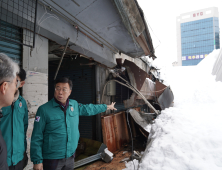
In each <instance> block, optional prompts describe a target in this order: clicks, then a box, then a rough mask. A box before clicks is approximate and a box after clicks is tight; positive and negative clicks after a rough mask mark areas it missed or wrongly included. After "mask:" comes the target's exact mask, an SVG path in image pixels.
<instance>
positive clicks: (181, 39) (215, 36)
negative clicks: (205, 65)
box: [177, 7, 220, 66]
mask: <svg viewBox="0 0 222 170" xmlns="http://www.w3.org/2000/svg"><path fill="white" fill-rule="evenodd" d="M219 48H220V29H219V12H218V8H216V7H212V8H207V9H201V10H197V11H193V12H189V13H184V14H181V15H180V16H179V17H177V57H178V59H177V60H178V65H179V66H190V65H197V64H198V63H199V62H200V61H201V60H203V59H204V58H205V57H207V55H208V54H209V53H211V52H212V51H213V50H214V49H219Z"/></svg>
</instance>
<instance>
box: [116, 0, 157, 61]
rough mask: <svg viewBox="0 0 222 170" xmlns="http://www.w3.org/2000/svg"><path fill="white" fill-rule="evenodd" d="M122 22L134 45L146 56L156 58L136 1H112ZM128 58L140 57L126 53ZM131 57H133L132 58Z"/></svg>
mask: <svg viewBox="0 0 222 170" xmlns="http://www.w3.org/2000/svg"><path fill="white" fill-rule="evenodd" d="M113 1H114V2H115V5H116V7H117V9H118V11H119V13H120V16H121V18H122V21H123V23H124V25H125V27H126V28H127V30H128V32H129V34H130V35H131V37H132V39H133V41H134V43H135V44H137V45H138V46H140V47H141V48H142V49H143V51H144V54H145V55H146V56H149V57H152V58H153V59H155V58H156V56H155V54H154V53H155V50H154V48H153V43H152V38H151V36H150V33H149V29H148V27H147V23H146V21H145V18H144V13H143V10H142V9H141V8H140V6H139V4H138V2H137V1H136V0H113ZM126 54H128V55H129V56H132V55H134V57H141V56H139V55H138V54H136V55H135V54H130V53H126ZM132 57H133V56H132Z"/></svg>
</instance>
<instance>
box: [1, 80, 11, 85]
mask: <svg viewBox="0 0 222 170" xmlns="http://www.w3.org/2000/svg"><path fill="white" fill-rule="evenodd" d="M4 82H8V83H9V82H10V81H3V82H2V83H1V84H0V86H1V85H2V84H3V83H4Z"/></svg>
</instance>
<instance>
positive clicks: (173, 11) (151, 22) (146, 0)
mask: <svg viewBox="0 0 222 170" xmlns="http://www.w3.org/2000/svg"><path fill="white" fill-rule="evenodd" d="M137 1H138V3H139V5H140V7H141V8H142V9H143V11H144V13H145V16H146V19H147V22H148V26H149V30H150V33H151V36H152V39H153V44H154V48H156V50H155V54H156V56H157V58H158V59H157V60H156V61H155V62H156V63H158V64H160V65H162V64H168V65H169V64H172V62H173V61H176V60H177V42H176V17H177V16H180V14H183V13H187V12H192V11H196V10H200V9H205V8H209V7H217V8H218V11H219V25H220V30H221V29H222V0H151V1H150V0H137ZM219 4H220V5H219ZM150 27H151V28H150ZM151 29H152V30H153V31H152V30H151ZM221 38H222V37H221V35H220V44H221V42H222V41H221ZM159 41H160V42H159Z"/></svg>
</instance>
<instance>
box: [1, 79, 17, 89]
mask: <svg viewBox="0 0 222 170" xmlns="http://www.w3.org/2000/svg"><path fill="white" fill-rule="evenodd" d="M5 82H8V83H10V81H3V82H2V83H1V84H0V86H1V85H2V84H3V83H5ZM16 82H17V83H16V89H17V88H19V86H20V85H21V81H19V80H16Z"/></svg>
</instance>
